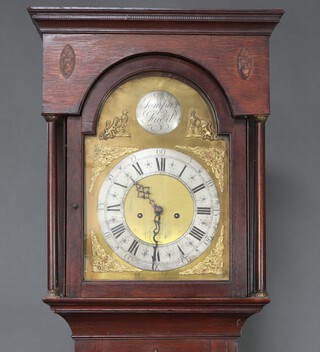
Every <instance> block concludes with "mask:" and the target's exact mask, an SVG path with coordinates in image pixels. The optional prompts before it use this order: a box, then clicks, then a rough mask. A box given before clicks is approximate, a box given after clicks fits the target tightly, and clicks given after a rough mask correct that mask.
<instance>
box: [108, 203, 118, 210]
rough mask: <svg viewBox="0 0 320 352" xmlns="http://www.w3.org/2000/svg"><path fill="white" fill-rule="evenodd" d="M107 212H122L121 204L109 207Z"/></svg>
mask: <svg viewBox="0 0 320 352" xmlns="http://www.w3.org/2000/svg"><path fill="white" fill-rule="evenodd" d="M107 211H120V204H115V205H108V206H107Z"/></svg>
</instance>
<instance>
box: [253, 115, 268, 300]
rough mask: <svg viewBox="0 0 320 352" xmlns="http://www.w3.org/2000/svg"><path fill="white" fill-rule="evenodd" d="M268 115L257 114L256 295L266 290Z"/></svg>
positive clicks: (255, 118) (255, 117)
mask: <svg viewBox="0 0 320 352" xmlns="http://www.w3.org/2000/svg"><path fill="white" fill-rule="evenodd" d="M267 118H268V116H264V115H256V116H254V121H255V125H256V131H255V192H256V202H255V208H254V211H255V215H256V216H255V225H254V227H255V229H254V230H255V251H254V252H255V277H254V279H255V287H254V290H255V292H254V295H255V296H256V297H267V296H268V294H267V291H266V218H265V123H266V121H267Z"/></svg>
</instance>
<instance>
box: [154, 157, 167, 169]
mask: <svg viewBox="0 0 320 352" xmlns="http://www.w3.org/2000/svg"><path fill="white" fill-rule="evenodd" d="M156 162H157V167H158V171H165V170H166V158H160V161H159V158H156Z"/></svg>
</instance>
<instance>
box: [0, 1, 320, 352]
mask: <svg viewBox="0 0 320 352" xmlns="http://www.w3.org/2000/svg"><path fill="white" fill-rule="evenodd" d="M27 5H43V6H44V5H49V6H77V5H80V6H81V5H83V6H118V7H121V6H124V7H128V6H136V7H144V6H146V7H147V6H149V7H182V8H226V9H231V8H284V9H285V10H286V14H285V16H284V18H283V19H282V21H281V23H280V25H279V26H278V27H277V29H276V30H275V32H274V33H273V35H272V37H271V110H272V115H271V117H270V118H269V120H268V123H267V229H268V243H267V248H268V291H269V294H270V296H271V297H272V299H273V301H272V303H271V304H270V305H269V306H267V307H266V308H265V309H264V310H263V312H262V313H260V314H258V315H256V316H254V317H252V318H251V319H250V320H249V321H248V322H247V323H246V325H245V327H244V329H243V337H242V338H241V340H240V352H241V351H242V352H256V351H259V352H270V351H273V352H274V351H276V352H278V351H279V352H280V351H281V352H286V351H290V352H301V351H313V352H314V351H319V348H320V331H319V326H320V318H319V316H320V314H319V313H320V305H319V303H320V302H319V301H320V299H319V297H320V295H319V290H320V284H319V277H320V259H319V258H320V257H319V247H320V239H319V228H320V212H319V210H320V208H319V199H320V188H319V180H320V163H319V149H320V142H319V130H320V118H319V116H318V113H319V110H320V98H319V87H320V75H319V71H320V70H319V65H320V46H319V35H320V25H319V16H320V2H319V0H305V1H299V0H290V1H285V0H278V1H274V0H261V1H253V0H252V1H249V0H247V1H245V0H241V1H235V0H229V1H227V0H224V1H223V0H220V1H196V0H193V1H191V0H190V1H189V0H184V1H182V0H181V1H178V0H161V1H160V0H159V1H129V0H128V1H116V0H115V1H89V0H87V1H58V0H46V1H44V0H37V1H36V0H34V1H33V0H28V1H27V2H26V1H23V0H14V1H10V0H2V1H1V4H0V45H1V47H0V85H1V94H0V122H1V125H0V167H1V168H0V251H1V253H0V280H1V283H0V351H1V352H2V351H3V352H17V351H22V352H42V351H46V352H50V351H52V352H55V351H65V352H69V351H73V342H72V340H71V338H70V330H69V328H68V326H67V324H66V323H65V322H64V321H63V320H62V319H61V318H60V317H59V316H56V315H54V314H53V313H51V312H50V311H49V308H48V307H47V306H46V305H45V304H43V303H42V302H41V298H42V297H43V296H44V295H45V294H46V123H45V122H44V120H43V118H42V117H41V116H40V114H41V60H42V46H41V45H42V43H41V40H40V37H39V35H38V34H37V32H36V30H35V28H34V26H33V24H32V23H31V20H30V18H29V17H28V15H27V12H26V9H25V8H26V6H27Z"/></svg>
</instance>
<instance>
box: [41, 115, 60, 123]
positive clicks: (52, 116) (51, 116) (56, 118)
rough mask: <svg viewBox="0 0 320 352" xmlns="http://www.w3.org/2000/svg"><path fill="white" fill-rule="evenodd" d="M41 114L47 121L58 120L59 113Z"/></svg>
mask: <svg viewBox="0 0 320 352" xmlns="http://www.w3.org/2000/svg"><path fill="white" fill-rule="evenodd" d="M42 116H43V117H44V118H45V120H46V121H47V122H55V121H58V120H59V115H51V114H49V115H47V114H43V115H42Z"/></svg>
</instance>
